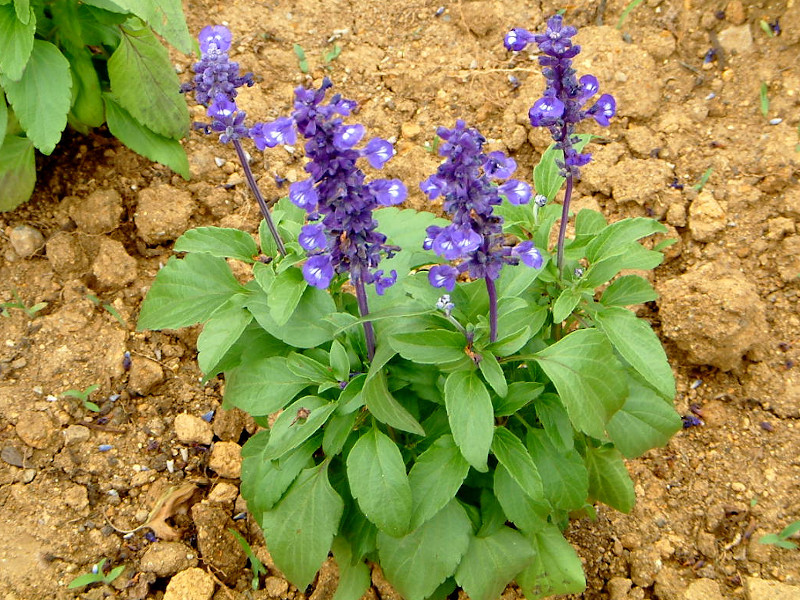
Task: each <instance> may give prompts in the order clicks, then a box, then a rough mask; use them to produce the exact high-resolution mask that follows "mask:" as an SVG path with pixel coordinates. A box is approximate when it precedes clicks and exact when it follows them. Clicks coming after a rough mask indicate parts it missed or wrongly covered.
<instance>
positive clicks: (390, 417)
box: [361, 371, 425, 435]
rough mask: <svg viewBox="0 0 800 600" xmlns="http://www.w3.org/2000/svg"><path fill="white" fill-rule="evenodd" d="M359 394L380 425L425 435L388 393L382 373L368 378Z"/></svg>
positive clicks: (420, 427)
mask: <svg viewBox="0 0 800 600" xmlns="http://www.w3.org/2000/svg"><path fill="white" fill-rule="evenodd" d="M361 393H362V397H363V398H364V401H365V402H366V404H367V408H368V409H369V412H370V413H372V416H374V417H375V418H376V419H378V421H380V422H381V423H385V424H386V425H388V426H389V427H394V428H395V429H401V430H403V431H407V432H409V433H414V434H416V435H425V430H424V429H423V428H422V425H420V424H419V422H418V421H417V420H416V419H415V418H414V417H413V416H411V413H410V412H408V410H406V408H405V407H403V405H401V404H400V403H399V402H398V401H397V400H395V398H394V396H392V394H391V393H390V392H389V388H388V387H387V385H386V375H385V374H384V373H383V371H378V372H377V373H376V374H375V375H374V376H370V377H368V378H367V381H366V383H365V384H364V389H363V390H362V392H361Z"/></svg>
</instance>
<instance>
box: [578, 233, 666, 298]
mask: <svg viewBox="0 0 800 600" xmlns="http://www.w3.org/2000/svg"><path fill="white" fill-rule="evenodd" d="M663 260H664V255H663V254H662V253H661V252H656V251H654V250H647V249H646V248H644V247H643V246H642V245H641V244H640V243H639V242H630V243H628V245H626V246H623V247H621V248H619V249H618V250H615V253H614V254H613V255H612V256H607V257H605V258H603V259H601V260H599V261H598V262H596V263H594V264H592V266H590V267H589V269H588V270H587V271H586V274H585V275H584V276H583V279H582V280H581V284H582V285H583V286H584V287H586V288H595V287H597V286H599V285H602V284H603V283H605V282H606V281H610V280H611V279H612V278H613V277H614V276H615V275H616V274H617V273H619V272H620V271H623V270H625V269H631V270H640V271H650V270H652V269H654V268H656V267H657V266H658V265H660V264H661V263H662V262H663Z"/></svg>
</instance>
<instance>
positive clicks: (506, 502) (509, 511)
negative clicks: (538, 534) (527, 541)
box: [493, 465, 551, 532]
mask: <svg viewBox="0 0 800 600" xmlns="http://www.w3.org/2000/svg"><path fill="white" fill-rule="evenodd" d="M493 484H494V495H495V497H496V498H497V501H498V502H499V503H500V506H502V507H503V512H504V513H505V514H506V516H507V517H508V519H509V520H510V521H511V522H512V523H514V524H515V525H516V526H517V527H518V528H519V529H521V530H522V531H526V532H527V531H532V530H534V529H536V528H537V527H538V526H539V524H540V523H541V521H542V519H544V518H546V517H547V515H548V513H549V512H550V510H551V509H550V506H549V505H548V504H546V503H545V502H543V501H542V500H534V499H533V498H531V496H529V495H528V494H526V493H525V492H524V491H523V490H522V488H521V487H520V486H519V484H518V483H517V482H516V481H515V480H514V478H513V477H512V476H511V474H510V473H509V472H508V469H506V468H505V467H504V466H503V465H497V468H496V469H495V471H494V480H493Z"/></svg>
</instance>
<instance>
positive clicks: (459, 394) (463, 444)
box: [444, 371, 494, 473]
mask: <svg viewBox="0 0 800 600" xmlns="http://www.w3.org/2000/svg"><path fill="white" fill-rule="evenodd" d="M444 401H445V406H446V408H447V420H448V422H449V423H450V429H451V431H452V432H453V439H455V442H456V445H457V446H458V448H459V450H461V454H462V455H463V456H464V458H465V459H466V460H467V462H468V463H469V464H470V465H472V466H473V467H474V468H475V469H476V470H477V471H480V472H482V473H485V472H486V471H487V470H488V468H489V467H488V465H487V462H486V460H487V458H488V455H489V447H490V446H491V445H492V437H493V435H494V408H493V407H492V401H491V399H490V398H489V392H488V391H487V390H486V386H484V385H483V382H482V381H481V380H480V378H479V377H478V375H477V373H475V372H474V371H455V372H453V373H450V375H448V377H447V381H446V382H445V385H444Z"/></svg>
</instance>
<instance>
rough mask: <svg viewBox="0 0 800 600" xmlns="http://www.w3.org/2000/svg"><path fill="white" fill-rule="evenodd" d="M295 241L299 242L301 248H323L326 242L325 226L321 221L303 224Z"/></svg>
mask: <svg viewBox="0 0 800 600" xmlns="http://www.w3.org/2000/svg"><path fill="white" fill-rule="evenodd" d="M297 241H298V242H300V246H302V248H303V250H323V249H324V248H325V245H326V243H327V238H326V237H325V228H324V227H323V226H322V223H309V224H308V225H303V228H302V229H301V230H300V236H299V237H298V238H297Z"/></svg>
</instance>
